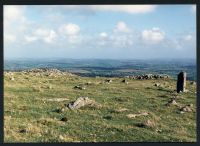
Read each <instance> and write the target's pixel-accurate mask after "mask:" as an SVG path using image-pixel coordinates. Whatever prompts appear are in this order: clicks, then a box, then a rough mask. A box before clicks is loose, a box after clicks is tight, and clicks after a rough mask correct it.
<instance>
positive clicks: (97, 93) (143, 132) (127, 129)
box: [4, 72, 197, 143]
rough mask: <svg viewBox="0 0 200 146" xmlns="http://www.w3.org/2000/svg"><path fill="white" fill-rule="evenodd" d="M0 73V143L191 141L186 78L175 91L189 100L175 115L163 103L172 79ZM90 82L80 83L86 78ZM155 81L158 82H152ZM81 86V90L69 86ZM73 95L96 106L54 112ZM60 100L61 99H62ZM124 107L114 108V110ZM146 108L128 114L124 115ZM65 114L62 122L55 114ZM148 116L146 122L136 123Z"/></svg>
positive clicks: (192, 90)
mask: <svg viewBox="0 0 200 146" xmlns="http://www.w3.org/2000/svg"><path fill="white" fill-rule="evenodd" d="M12 76H13V77H14V80H10V75H8V74H6V75H5V76H4V142H6V143H7V142H196V137H197V135H196V85H191V84H190V82H189V81H187V90H188V92H186V93H180V94H178V97H179V98H177V100H176V102H177V103H178V105H179V106H185V105H188V104H193V111H192V112H185V113H184V114H180V110H179V107H178V106H175V105H171V106H166V105H165V104H166V103H167V102H168V101H169V100H170V99H171V98H173V97H174V96H175V91H174V90H175V89H176V80H174V79H157V80H136V79H127V81H128V84H126V83H123V82H122V80H123V78H111V79H112V83H110V84H107V83H104V82H103V81H105V80H106V79H108V78H104V77H98V78H95V77H79V76H71V75H55V76H46V75H45V73H44V74H39V75H38V74H35V73H27V74H25V73H22V72H13V75H12ZM88 82H91V84H89V85H86V83H88ZM155 83H159V84H160V86H158V87H157V86H154V85H155ZM80 84H82V85H84V86H85V87H86V89H85V90H79V89H74V88H73V87H74V86H77V85H80ZM78 97H88V98H90V99H93V100H95V101H96V102H97V103H99V104H100V105H101V107H100V108H91V107H85V108H81V109H77V110H67V109H66V110H65V111H64V112H62V113H58V112H56V110H57V109H59V108H61V107H63V106H64V105H65V104H67V103H69V102H70V101H74V100H76V99H77V98H78ZM58 99H59V100H58ZM62 99H63V101H62ZM122 108H126V109H127V110H126V111H122V112H119V111H118V110H119V109H122ZM139 112H148V113H149V115H148V116H139V117H135V118H133V119H130V118H128V117H127V115H128V114H137V113H139ZM64 117H66V119H67V120H66V121H62V120H61V119H62V118H64ZM147 120H150V121H151V122H153V123H154V126H152V127H140V126H138V125H139V124H140V123H143V122H145V121H147Z"/></svg>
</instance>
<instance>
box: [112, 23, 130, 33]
mask: <svg viewBox="0 0 200 146" xmlns="http://www.w3.org/2000/svg"><path fill="white" fill-rule="evenodd" d="M114 32H122V33H129V32H131V29H129V28H128V27H127V25H126V23H125V22H123V21H120V22H118V23H117V25H116V26H115V29H114Z"/></svg>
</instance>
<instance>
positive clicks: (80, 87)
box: [74, 85, 86, 90]
mask: <svg viewBox="0 0 200 146" xmlns="http://www.w3.org/2000/svg"><path fill="white" fill-rule="evenodd" d="M74 89H80V90H85V89H86V88H85V87H83V86H79V85H78V86H74Z"/></svg>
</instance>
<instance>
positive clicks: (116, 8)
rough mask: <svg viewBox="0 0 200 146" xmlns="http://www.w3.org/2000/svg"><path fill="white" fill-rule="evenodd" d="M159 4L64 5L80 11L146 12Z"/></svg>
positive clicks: (69, 8) (151, 10)
mask: <svg viewBox="0 0 200 146" xmlns="http://www.w3.org/2000/svg"><path fill="white" fill-rule="evenodd" d="M156 7H157V5H84V6H78V5H69V6H68V5H67V6H64V8H65V9H67V10H79V11H82V12H83V11H85V12H88V11H91V12H98V11H108V12H109V11H110V12H123V13H128V14H144V13H149V12H153V11H154V10H155V9H156Z"/></svg>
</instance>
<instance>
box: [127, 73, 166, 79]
mask: <svg viewBox="0 0 200 146" xmlns="http://www.w3.org/2000/svg"><path fill="white" fill-rule="evenodd" d="M129 78H132V79H138V80H143V79H145V80H149V79H159V78H161V79H166V78H169V75H166V74H158V75H153V74H144V75H137V76H132V77H129Z"/></svg>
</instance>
